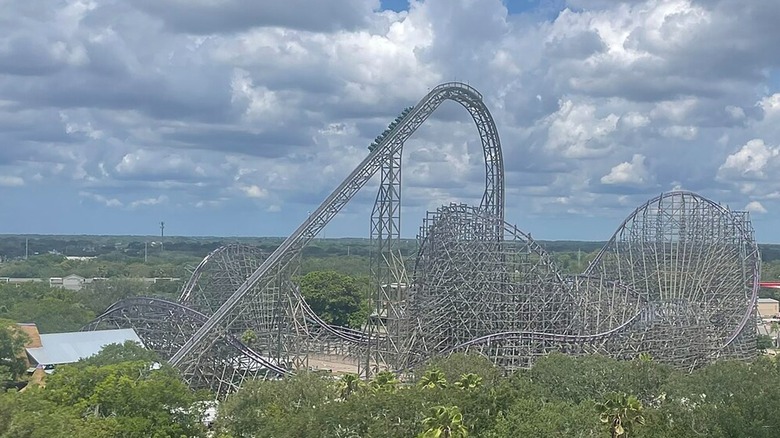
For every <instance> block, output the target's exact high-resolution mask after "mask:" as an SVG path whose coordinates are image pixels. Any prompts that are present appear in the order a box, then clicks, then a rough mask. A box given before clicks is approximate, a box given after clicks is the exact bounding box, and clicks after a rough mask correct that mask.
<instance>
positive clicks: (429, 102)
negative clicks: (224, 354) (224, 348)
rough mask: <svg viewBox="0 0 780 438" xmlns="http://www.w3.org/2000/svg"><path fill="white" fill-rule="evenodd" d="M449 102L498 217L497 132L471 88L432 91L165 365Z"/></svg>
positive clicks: (194, 343)
mask: <svg viewBox="0 0 780 438" xmlns="http://www.w3.org/2000/svg"><path fill="white" fill-rule="evenodd" d="M445 100H452V101H454V102H457V103H459V104H460V105H462V106H463V107H464V108H466V110H468V111H469V113H470V114H471V116H472V118H473V119H474V122H475V124H476V125H477V129H478V130H479V132H480V137H481V139H482V144H483V151H484V154H485V168H486V187H485V192H484V194H483V198H482V203H481V206H482V208H483V209H484V210H486V211H488V212H490V213H492V214H494V215H496V216H498V217H500V218H501V219H503V217H504V165H503V158H502V155H501V149H500V140H499V137H498V131H497V129H496V127H495V123H494V121H493V117H492V116H491V114H490V112H489V111H488V109H487V107H486V106H485V104H484V102H483V101H482V95H481V94H480V93H479V92H478V91H477V90H476V89H474V88H473V87H471V86H469V85H466V84H463V83H459V82H450V83H444V84H441V85H439V86H437V87H435V88H434V89H432V90H431V91H430V92H429V93H428V94H427V95H426V96H425V97H424V98H423V99H422V100H420V102H419V103H418V104H417V105H416V106H415V107H414V108H413V109H412V110H411V111H410V112H409V113H408V114H407V115H406V116H405V117H404V118H403V119H402V120H401V121H400V122H399V123H398V124H397V125H396V126H395V127H394V128H393V129H392V131H391V132H390V133H389V134H388V135H387V136H385V137H384V138H383V139H382V140H381V141H380V142H379V144H377V145H376V147H375V148H374V150H373V151H371V152H370V153H369V155H368V156H367V157H366V158H365V159H364V160H363V161H362V162H361V163H360V164H359V165H358V166H357V167H356V168H355V170H353V171H352V173H350V175H349V176H348V177H347V178H346V179H345V180H344V181H343V182H342V183H341V185H339V186H338V187H337V188H336V189H335V190H334V191H333V192H332V193H331V194H330V195H329V196H328V197H327V198H326V199H325V201H324V202H323V203H322V204H321V205H320V206H319V207H318V208H317V209H316V210H315V211H314V213H312V214H311V215H310V216H309V217H308V218H307V219H306V220H305V221H304V222H303V223H302V224H301V225H300V226H299V227H298V229H296V230H295V232H293V233H292V234H291V235H290V236H289V237H287V239H285V241H284V242H283V243H282V244H281V245H280V246H279V247H278V248H277V249H276V250H275V251H274V252H273V253H272V254H271V255H270V256H269V257H268V258H267V259H266V260H265V261H263V263H262V264H261V265H260V266H259V267H258V268H257V269H256V270H255V271H254V272H253V273H252V275H250V276H249V278H248V279H247V280H246V281H245V282H244V283H243V284H242V285H241V286H239V287H238V289H236V291H235V292H234V293H233V295H231V296H230V298H228V299H227V300H226V301H225V303H224V304H223V305H222V306H221V307H220V308H219V309H218V310H217V311H216V312H215V313H214V314H213V315H212V316H211V317H210V318H209V319H208V321H206V323H205V324H203V326H202V327H201V328H200V329H199V330H198V331H197V332H196V333H195V334H194V335H193V336H192V338H190V339H189V340H188V341H187V342H186V343H185V344H184V346H182V348H181V349H180V350H179V351H177V352H176V354H174V355H173V357H171V359H170V363H171V365H173V366H176V367H181V366H183V364H184V362H185V359H186V358H187V357H189V356H190V355H191V354H193V353H194V351H195V350H196V349H197V348H198V347H199V346H200V345H201V344H202V343H203V341H204V339H206V337H208V336H209V334H211V333H213V332H214V331H215V329H216V328H217V326H218V325H219V324H221V323H222V322H223V321H224V320H225V319H226V317H227V316H228V315H229V314H230V313H231V312H233V310H234V309H235V308H236V306H238V304H239V302H240V301H241V299H242V298H243V297H244V296H245V295H246V294H247V293H248V292H249V291H251V290H252V289H253V288H254V287H255V286H256V285H258V284H259V283H261V282H268V281H270V278H268V277H267V274H268V273H269V272H270V271H272V270H273V268H283V267H284V266H286V265H287V264H288V263H289V261H290V259H291V256H293V255H294V254H296V253H297V252H298V251H300V249H301V248H302V247H303V246H305V245H306V244H307V243H308V242H310V241H311V240H312V239H314V237H316V236H317V234H318V233H319V232H320V231H321V230H322V229H323V228H324V227H325V226H326V225H327V224H328V222H330V220H331V219H333V217H334V216H336V214H337V213H338V212H339V211H341V209H342V208H343V207H344V206H345V205H346V204H347V203H348V202H349V201H350V200H351V199H352V198H353V197H354V196H355V194H356V193H357V192H358V191H359V190H360V189H361V188H362V187H363V186H364V185H365V184H366V183H367V182H368V181H369V180H370V179H371V177H372V176H374V175H375V174H376V173H377V172H378V171H379V170H380V169H381V167H382V165H383V163H384V162H385V160H386V159H387V157H391V156H393V154H394V153H396V152H397V151H399V150H401V149H402V147H403V144H404V142H405V141H406V140H407V139H408V138H409V137H410V136H411V135H412V134H413V133H414V132H415V131H416V130H417V129H418V128H419V127H420V126H421V125H422V124H423V123H424V122H425V121H426V120H427V119H428V117H430V115H431V114H433V112H434V111H435V110H436V109H437V108H438V107H439V106H440V105H441V104H442V103H443V102H444V101H445Z"/></svg>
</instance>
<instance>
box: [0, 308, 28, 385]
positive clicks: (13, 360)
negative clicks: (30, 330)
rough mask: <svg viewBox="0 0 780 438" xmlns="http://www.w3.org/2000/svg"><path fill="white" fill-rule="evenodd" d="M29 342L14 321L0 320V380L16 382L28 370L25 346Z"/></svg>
mask: <svg viewBox="0 0 780 438" xmlns="http://www.w3.org/2000/svg"><path fill="white" fill-rule="evenodd" d="M28 341H29V338H28V337H27V335H26V334H25V333H24V332H22V331H21V330H20V329H19V328H18V326H17V325H16V324H14V323H13V322H12V321H8V320H3V319H0V379H2V380H5V379H10V380H13V381H15V380H16V379H18V378H19V376H20V375H22V374H24V372H25V370H26V369H27V363H26V362H25V360H24V346H25V344H27V342H28Z"/></svg>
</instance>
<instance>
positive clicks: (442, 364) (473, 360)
mask: <svg viewBox="0 0 780 438" xmlns="http://www.w3.org/2000/svg"><path fill="white" fill-rule="evenodd" d="M427 366H428V367H429V368H436V369H439V370H441V371H442V372H443V373H444V378H445V379H447V380H448V381H450V382H453V381H456V380H458V379H460V378H461V376H463V375H464V374H475V375H477V376H479V377H481V378H482V380H483V381H484V382H492V381H495V380H496V379H498V378H499V376H500V374H501V373H500V371H499V370H498V368H496V366H495V365H493V363H492V362H491V361H490V360H489V359H488V358H486V357H484V356H480V355H476V354H466V353H453V354H451V355H449V356H448V357H436V358H433V359H431V360H430V361H428V364H427Z"/></svg>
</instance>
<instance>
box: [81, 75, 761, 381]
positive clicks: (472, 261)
mask: <svg viewBox="0 0 780 438" xmlns="http://www.w3.org/2000/svg"><path fill="white" fill-rule="evenodd" d="M445 100H452V101H455V102H457V103H459V104H460V105H462V106H463V107H464V108H466V110H467V111H468V112H469V113H470V115H471V117H472V118H473V120H474V122H475V124H476V126H477V129H478V132H479V135H480V139H481V141H482V149H483V153H484V158H485V168H486V174H485V191H484V194H483V197H482V201H481V203H480V205H479V206H478V207H470V206H466V205H462V204H461V205H456V204H452V205H450V206H443V207H442V208H440V209H438V210H437V211H435V212H429V213H428V216H427V217H426V218H425V221H424V222H423V226H422V227H421V229H420V250H419V254H418V255H417V260H416V262H415V264H414V272H413V273H412V278H411V279H407V278H406V273H405V272H404V273H403V275H398V272H395V274H396V276H395V280H392V278H382V279H380V280H379V281H381V282H388V283H391V282H392V281H395V282H396V283H397V285H402V286H403V288H402V287H401V286H398V288H397V290H390V291H388V288H384V287H382V284H379V285H377V286H378V288H380V289H381V290H382V291H383V292H381V295H379V298H378V299H377V309H376V311H375V312H374V315H373V316H372V321H373V322H372V321H369V324H368V332H364V331H359V330H352V329H348V328H344V327H334V326H330V325H328V324H327V323H325V322H324V321H323V320H322V319H321V318H320V317H319V316H318V315H317V314H316V313H315V312H314V311H312V309H311V308H310V306H309V305H308V304H307V303H306V300H305V299H304V298H303V297H302V296H301V294H300V293H299V291H298V289H297V286H296V285H295V284H293V282H292V280H291V278H293V273H294V272H295V268H294V267H295V266H297V263H298V257H299V256H300V254H301V250H302V248H303V247H304V246H305V245H306V244H307V243H308V242H309V241H311V240H312V239H313V238H314V237H315V236H316V235H317V234H318V233H319V232H320V231H321V230H322V228H323V227H325V225H326V224H327V223H328V222H329V221H330V220H331V219H332V218H333V217H334V216H335V215H336V214H337V213H338V212H339V211H340V210H341V208H342V207H344V205H346V204H347V203H348V202H349V201H350V199H352V198H353V197H354V195H355V194H356V193H357V192H358V191H359V190H360V189H361V188H362V187H363V186H364V185H365V184H366V183H367V182H368V181H369V179H371V177H372V176H373V175H375V174H376V173H378V172H380V171H381V174H382V181H381V183H380V195H378V196H377V205H379V203H380V202H385V203H397V204H396V206H400V181H395V179H398V180H400V154H401V151H402V148H403V145H404V142H405V141H406V140H407V139H408V138H409V137H410V136H411V135H412V134H413V133H414V132H415V130H416V129H417V128H418V127H420V126H421V125H422V124H423V123H424V122H425V120H426V119H427V118H428V117H429V116H430V115H431V114H432V113H433V112H434V111H435V110H436V109H437V108H438V107H439V105H441V104H442V103H443V102H444V101H445ZM396 165H397V166H398V167H399V168H398V169H396V170H397V172H398V173H397V175H394V174H393V172H394V170H393V169H390V171H389V172H388V166H390V167H392V166H396ZM388 175H389V177H388ZM385 184H388V186H385ZM390 184H398V185H399V187H397V188H394V189H392V190H385V189H387V188H388V187H389V185H390ZM383 190H385V191H384V192H383ZM382 208H384V209H385V210H387V211H390V210H392V209H394V208H396V207H392V206H391V207H388V205H383V207H382ZM377 210H381V208H380V209H377V208H376V207H375V213H376V211H377ZM392 214H396V213H392V212H391V213H389V215H392ZM387 220H392V218H390V219H388V217H387V216H385V217H381V215H380V216H379V218H378V220H377V218H376V217H372V233H373V230H374V229H378V228H381V227H385V228H387V229H390V228H392V226H390V227H388V226H387V224H382V223H381V222H382V221H387ZM377 221H378V222H379V223H380V225H381V227H376V225H375V223H374V222H377ZM373 237H374V236H373V234H372V239H373ZM388 237H389V238H394V237H395V238H397V237H398V236H397V235H394V234H393V233H392V232H389V233H387V234H386V235H385V236H383V238H388ZM390 247H391V246H388V247H386V248H385V249H387V248H390ZM257 251H259V250H256V249H254V250H253V249H251V248H244V247H241V246H240V245H229V246H228V247H225V248H220V249H218V250H216V251H215V252H213V253H212V254H210V255H209V256H207V257H206V258H205V259H204V261H203V262H202V263H201V264H200V265H199V266H198V267H197V268H196V269H195V272H194V273H193V276H192V278H191V279H190V281H189V282H188V283H187V284H186V285H185V287H184V288H183V292H182V295H181V297H180V299H179V302H178V303H174V302H168V301H164V300H158V299H151V298H134V299H131V300H126V301H123V302H119V303H116V304H115V305H113V306H112V307H111V308H109V309H108V310H107V311H106V313H105V314H104V315H101V317H99V318H98V319H97V320H96V323H94V324H92V325H91V326H90V327H88V328H89V329H95V328H98V327H107V326H134V327H136V328H137V330H139V328H140V330H139V331H140V332H142V333H139V335H140V336H141V337H142V339H144V340H145V341H146V338H148V339H150V340H151V341H152V342H150V344H151V345H153V346H156V349H157V350H158V351H160V352H161V354H162V356H163V357H165V358H169V362H171V363H172V364H173V365H174V366H176V367H178V368H179V369H180V370H181V371H182V372H183V374H184V376H185V378H187V379H188V381H189V382H190V383H191V384H193V385H194V386H207V387H211V388H212V389H215V390H216V391H217V392H218V393H225V392H229V391H232V390H233V389H235V387H237V385H239V384H240V382H241V381H242V380H243V379H246V378H252V377H258V376H263V375H266V376H267V375H268V374H269V373H270V374H271V375H277V376H279V375H284V374H287V373H289V372H291V371H294V370H295V369H300V368H301V367H306V366H308V355H310V354H311V355H320V356H325V357H328V355H330V356H334V357H341V358H342V359H345V360H346V359H347V358H349V360H347V361H348V362H349V361H353V362H351V363H352V364H353V365H355V366H356V367H357V368H358V369H360V368H362V369H363V370H364V371H365V372H366V373H370V372H371V370H372V369H373V370H376V369H378V368H385V369H399V370H400V369H405V368H408V367H412V366H415V365H416V364H418V363H421V362H423V361H424V360H426V359H428V358H430V357H432V356H436V355H442V354H450V353H452V352H456V351H470V352H477V353H479V354H482V355H485V356H487V357H489V358H491V359H492V360H493V361H494V362H495V363H496V364H499V365H501V366H504V367H507V368H517V367H526V366H529V365H531V364H532V363H533V361H534V360H535V358H536V357H539V356H541V355H544V354H548V353H550V352H553V351H560V352H565V353H571V354H584V353H591V352H598V353H602V354H607V355H610V356H612V357H618V358H633V357H636V355H637V354H638V353H639V352H650V353H651V354H653V355H654V356H657V357H658V359H659V360H661V361H664V362H667V363H671V364H673V365H675V366H678V367H681V368H688V369H690V368H694V367H697V366H701V365H702V364H705V363H709V362H711V361H712V360H716V359H718V358H720V357H730V358H742V357H750V356H751V355H752V354H754V353H755V348H754V342H755V336H754V330H755V327H754V325H753V324H752V316H753V309H754V307H755V303H756V300H757V291H758V279H759V276H760V275H759V274H760V272H759V270H760V256H759V253H758V247H757V245H756V242H755V239H754V236H753V230H752V226H751V224H750V220H749V217H748V215H747V213H745V212H739V211H731V210H729V209H728V208H726V207H723V206H721V205H720V204H717V203H715V202H713V201H710V200H708V199H706V198H703V197H701V196H699V195H697V194H695V193H691V192H686V191H675V192H669V193H664V194H661V195H660V196H658V197H655V198H653V199H651V200H649V201H647V202H646V203H645V204H643V205H641V206H640V207H638V208H637V209H636V210H635V211H634V212H633V213H632V214H631V215H629V216H628V218H627V219H626V220H625V221H624V222H623V223H622V224H621V225H620V227H619V228H618V230H617V231H616V232H615V234H614V235H613V236H612V238H611V239H610V240H609V242H608V243H607V244H606V245H605V247H604V248H603V249H602V250H601V251H600V252H599V253H598V255H597V257H596V258H595V260H593V262H591V264H590V265H589V266H588V269H587V270H586V271H585V272H584V273H583V274H581V275H579V276H575V277H571V278H566V277H564V276H562V275H561V273H560V271H559V270H558V268H557V267H556V266H555V264H554V263H553V262H552V260H551V258H550V256H549V255H548V254H546V252H545V251H544V250H543V249H542V248H541V247H540V246H539V245H538V244H537V243H536V242H534V241H533V240H532V239H531V237H530V235H527V234H525V233H523V232H521V231H520V230H518V229H517V227H516V226H514V225H512V224H510V223H508V222H506V221H505V220H504V181H503V161H502V155H501V147H500V141H499V137H498V133H497V130H496V127H495V124H494V122H493V119H492V116H491V115H490V113H489V111H488V110H487V108H486V106H485V105H484V103H483V101H482V96H481V94H480V93H478V92H477V91H476V90H475V89H473V88H471V87H469V86H467V85H465V84H461V83H446V84H442V85H440V86H438V87H436V88H434V89H432V90H431V91H430V92H429V93H428V94H427V95H426V96H425V97H424V98H423V99H422V100H421V101H420V102H419V103H418V104H417V105H416V106H415V107H413V108H412V109H411V110H409V111H405V112H404V116H403V118H401V119H400V120H399V121H398V123H396V124H394V125H393V126H392V129H391V130H390V131H389V132H388V133H387V135H384V136H383V137H380V141H378V143H377V144H376V145H372V150H371V152H370V153H369V155H368V156H367V157H366V158H365V159H364V160H363V162H361V163H360V164H359V165H358V166H357V168H356V169H355V170H354V171H353V172H352V173H351V174H350V175H349V176H348V177H347V178H346V179H345V180H344V181H343V182H342V183H341V184H340V185H339V186H338V187H337V188H336V190H334V191H333V193H331V195H330V196H328V198H327V199H326V200H325V201H324V202H323V203H322V204H321V205H320V206H319V207H318V208H317V210H315V212H314V213H312V214H311V215H310V216H309V218H308V219H307V220H306V221H304V223H303V224H301V225H300V226H299V227H298V228H297V229H296V231H295V232H294V233H293V234H291V235H290V236H289V237H288V238H287V239H286V240H285V241H284V242H283V243H282V244H281V245H280V246H279V247H278V248H277V249H276V250H275V251H274V252H273V253H271V254H262V253H260V252H257ZM380 255H381V256H382V257H384V258H385V260H386V261H387V259H388V256H392V254H386V253H382V254H380ZM400 264H401V265H403V262H401V263H400ZM396 267H397V266H396ZM391 270H392V269H391ZM388 300H390V301H394V302H392V303H389V305H388ZM382 306H385V307H382ZM391 311H392V312H394V313H395V315H396V320H395V321H394V322H393V324H392V326H391V324H390V320H391V319H392V318H391ZM157 319H163V320H165V321H162V322H161V321H157ZM155 321H156V322H155ZM377 321H379V323H377ZM155 324H158V326H154V325H155ZM160 324H162V325H161V326H160ZM163 326H164V327H163ZM161 327H162V328H161ZM167 332H171V333H176V335H171V336H163V335H160V333H167ZM247 332H251V333H252V336H250V337H246V335H247ZM143 333H147V334H148V336H146V337H145V336H144V334H143ZM255 334H258V335H260V336H261V337H262V339H261V340H256V339H255V338H254V335H255ZM161 337H163V338H165V339H163V340H162V341H161V340H160V339H157V338H161ZM247 343H251V344H252V345H251V346H250V345H247ZM301 356H306V358H307V359H304V360H303V361H301ZM227 374H231V375H229V376H228V375H227ZM215 382H216V383H215Z"/></svg>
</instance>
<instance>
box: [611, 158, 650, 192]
mask: <svg viewBox="0 0 780 438" xmlns="http://www.w3.org/2000/svg"><path fill="white" fill-rule="evenodd" d="M650 179H651V178H650V173H649V172H648V170H647V167H646V166H645V156H644V155H640V154H634V156H633V157H632V158H631V161H630V162H629V161H624V162H622V163H620V164H618V165H616V166H615V167H613V168H612V169H611V170H610V171H609V173H608V174H606V175H604V176H602V177H601V183H602V184H614V185H634V186H641V185H645V184H648V183H649V182H650Z"/></svg>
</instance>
